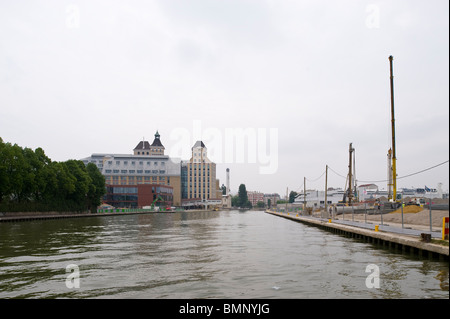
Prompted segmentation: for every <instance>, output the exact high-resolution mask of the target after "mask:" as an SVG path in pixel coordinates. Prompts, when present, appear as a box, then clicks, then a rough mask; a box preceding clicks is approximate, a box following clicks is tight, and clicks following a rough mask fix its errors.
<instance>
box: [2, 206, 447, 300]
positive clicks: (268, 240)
mask: <svg viewBox="0 0 450 319" xmlns="http://www.w3.org/2000/svg"><path fill="white" fill-rule="evenodd" d="M370 264H374V265H376V266H377V267H378V268H379V270H380V277H379V278H380V280H379V283H380V287H379V288H368V287H367V286H366V279H367V277H368V276H370V275H371V274H372V273H371V272H366V267H367V265H370ZM68 265H77V266H78V268H79V283H80V286H79V288H68V287H67V286H66V279H67V277H68V276H69V275H71V274H72V273H67V272H66V267H67V266H68ZM448 296H449V264H448V262H440V261H435V260H423V259H422V260H421V259H419V258H416V257H414V256H411V255H402V254H400V253H395V252H392V251H389V250H386V249H382V248H380V247H377V246H375V245H372V244H369V243H365V242H362V241H358V240H355V239H352V238H346V237H343V236H340V235H336V234H332V233H329V232H326V231H323V230H320V229H318V228H315V227H311V226H306V225H303V224H300V223H296V222H293V221H290V220H286V219H284V218H280V217H277V216H273V215H269V214H265V213H263V212H252V211H248V212H238V211H222V212H189V213H186V212H184V213H174V214H147V215H118V216H111V217H106V216H105V217H87V218H76V219H63V220H45V221H32V222H20V223H1V224H0V298H303V299H306V298H448Z"/></svg>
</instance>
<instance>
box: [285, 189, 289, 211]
mask: <svg viewBox="0 0 450 319" xmlns="http://www.w3.org/2000/svg"><path fill="white" fill-rule="evenodd" d="M288 203H289V193H288V187H286V213H287V212H288Z"/></svg>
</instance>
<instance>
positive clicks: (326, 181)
mask: <svg viewBox="0 0 450 319" xmlns="http://www.w3.org/2000/svg"><path fill="white" fill-rule="evenodd" d="M327 183H328V165H326V167H325V215H326V216H328V212H327V191H328V186H327Z"/></svg>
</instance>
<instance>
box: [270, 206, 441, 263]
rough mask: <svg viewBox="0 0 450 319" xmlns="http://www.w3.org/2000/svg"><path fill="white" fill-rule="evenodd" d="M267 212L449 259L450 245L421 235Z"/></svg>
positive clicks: (384, 244) (413, 251)
mask: <svg viewBox="0 0 450 319" xmlns="http://www.w3.org/2000/svg"><path fill="white" fill-rule="evenodd" d="M266 213H269V214H272V215H276V216H280V217H283V218H287V219H290V220H293V221H296V222H300V223H304V224H307V225H310V226H315V227H319V228H322V229H325V230H327V231H331V232H333V233H337V234H341V235H345V236H350V237H353V238H357V239H362V240H365V241H367V242H370V243H375V244H380V245H383V246H386V247H389V248H394V249H397V250H399V251H401V252H403V253H409V254H417V255H419V256H421V257H429V258H439V259H444V260H448V258H449V247H448V246H444V245H439V244H435V243H432V242H424V241H422V239H421V237H420V236H411V235H402V234H397V233H391V232H385V231H379V230H378V231H376V230H375V226H377V225H374V229H366V228H361V227H356V226H350V225H344V224H339V223H336V222H333V221H332V220H331V222H330V221H329V220H325V219H319V218H314V217H305V216H300V215H297V214H295V213H294V214H292V213H291V214H289V213H280V212H273V211H269V210H268V211H266Z"/></svg>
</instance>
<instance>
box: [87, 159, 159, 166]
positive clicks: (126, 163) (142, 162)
mask: <svg viewBox="0 0 450 319" xmlns="http://www.w3.org/2000/svg"><path fill="white" fill-rule="evenodd" d="M94 162H95V161H94ZM130 163H131V165H136V161H130ZM138 163H139V165H144V161H139V162H138ZM151 163H152V162H151V161H147V162H146V164H147V165H151ZM112 164H113V161H108V165H112ZM120 164H123V165H128V161H119V160H117V161H116V165H120ZM159 164H161V165H162V166H164V165H166V162H153V165H156V166H158V165H159Z"/></svg>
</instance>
